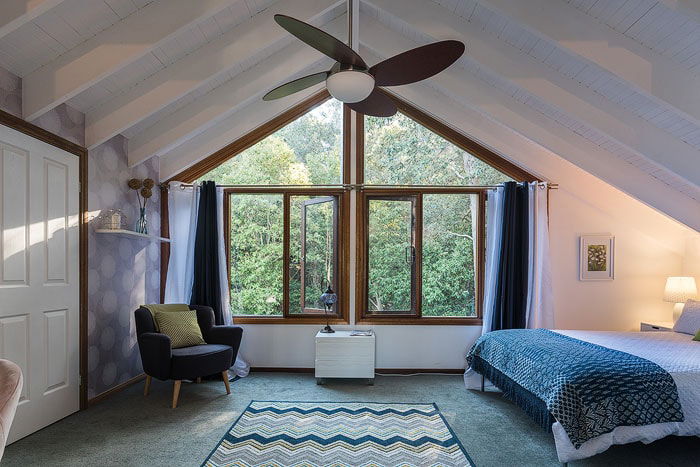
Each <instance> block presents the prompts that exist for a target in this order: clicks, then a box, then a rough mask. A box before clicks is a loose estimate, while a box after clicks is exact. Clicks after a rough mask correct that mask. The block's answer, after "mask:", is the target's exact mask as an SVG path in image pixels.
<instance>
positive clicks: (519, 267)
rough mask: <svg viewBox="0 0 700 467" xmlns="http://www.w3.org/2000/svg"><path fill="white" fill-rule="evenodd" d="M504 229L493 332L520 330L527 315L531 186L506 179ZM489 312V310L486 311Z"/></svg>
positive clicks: (493, 312) (501, 240)
mask: <svg viewBox="0 0 700 467" xmlns="http://www.w3.org/2000/svg"><path fill="white" fill-rule="evenodd" d="M502 202H503V229H502V231H501V238H500V242H499V243H500V249H499V251H500V257H499V258H498V263H497V264H498V273H497V278H496V294H495V300H494V309H493V310H491V313H492V316H493V322H492V328H491V330H492V331H497V330H499V329H521V328H524V327H525V323H526V316H527V287H528V248H529V241H528V240H529V228H528V222H529V219H528V216H529V214H528V211H529V210H528V187H527V183H515V182H506V183H505V184H504V188H503V199H502ZM486 312H489V310H486Z"/></svg>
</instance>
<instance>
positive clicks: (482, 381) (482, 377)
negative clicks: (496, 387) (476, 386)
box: [481, 375, 484, 392]
mask: <svg viewBox="0 0 700 467" xmlns="http://www.w3.org/2000/svg"><path fill="white" fill-rule="evenodd" d="M481 392H484V375H481Z"/></svg>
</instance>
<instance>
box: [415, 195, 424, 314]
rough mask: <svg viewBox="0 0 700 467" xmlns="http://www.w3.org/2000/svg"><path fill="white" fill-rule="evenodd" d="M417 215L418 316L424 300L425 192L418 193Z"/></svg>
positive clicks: (416, 270) (416, 295) (416, 304)
mask: <svg viewBox="0 0 700 467" xmlns="http://www.w3.org/2000/svg"><path fill="white" fill-rule="evenodd" d="M415 216H416V221H415V225H414V226H413V235H414V240H413V242H414V245H413V247H414V249H415V251H414V253H413V255H414V260H413V274H414V281H415V282H414V290H413V294H414V298H413V300H414V307H415V313H416V316H417V317H419V318H420V317H421V316H423V306H422V305H423V304H422V302H423V300H422V297H423V295H422V289H423V272H422V271H423V193H418V194H417V195H416V205H415Z"/></svg>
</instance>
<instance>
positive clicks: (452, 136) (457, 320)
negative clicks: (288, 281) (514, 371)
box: [355, 90, 539, 326]
mask: <svg viewBox="0 0 700 467" xmlns="http://www.w3.org/2000/svg"><path fill="white" fill-rule="evenodd" d="M382 92H384V93H385V94H386V95H387V96H389V97H390V98H391V99H392V100H393V101H394V103H395V104H396V106H397V108H398V109H399V112H401V113H402V114H404V115H405V116H407V117H408V118H410V119H412V120H414V121H415V122H417V123H419V124H420V125H422V126H424V127H426V128H427V129H428V130H430V131H432V132H434V133H436V134H437V135H438V136H440V137H442V138H444V139H445V140H447V141H449V142H450V143H452V144H454V145H455V146H457V147H459V148H460V149H462V150H464V151H467V152H468V153H470V154H471V155H473V156H474V157H476V158H477V159H480V160H481V161H483V162H485V163H487V164H489V165H490V166H491V167H493V168H495V169H496V170H498V171H500V172H502V173H504V174H505V175H508V176H509V177H511V178H513V179H514V180H518V181H539V180H538V178H537V177H536V176H534V175H533V174H531V173H529V172H527V171H526V170H524V169H523V168H521V167H519V166H517V165H515V164H513V163H512V162H510V161H508V160H506V159H505V158H503V157H502V156H500V155H498V154H497V153H495V152H494V151H492V150H490V149H489V148H487V147H485V146H483V145H482V144H480V143H478V142H476V141H474V140H472V139H471V138H469V137H467V136H466V135H464V134H462V133H461V132H459V131H457V130H455V129H454V128H452V127H450V126H449V125H446V124H445V123H443V122H441V121H439V120H438V119H436V118H435V117H433V116H431V115H428V114H427V113H425V112H423V111H422V110H420V109H418V108H416V107H414V106H413V105H411V104H409V103H408V102H406V101H404V100H403V99H401V98H399V97H398V96H396V95H395V94H392V93H390V92H387V91H384V90H382ZM364 119H365V117H364V115H362V114H356V128H357V132H356V135H355V138H356V141H355V147H356V153H357V157H356V161H355V162H356V165H355V168H356V174H357V182H356V183H358V184H359V185H360V186H364V181H365V130H364V127H365V125H364ZM488 189H489V188H488V187H473V186H472V187H470V186H459V185H454V186H443V187H420V186H408V185H407V186H394V187H392V186H382V187H371V186H364V188H363V189H362V190H361V191H360V192H358V194H357V204H356V220H357V222H356V235H357V248H356V251H357V259H356V266H355V322H356V323H357V324H385V325H394V324H405V325H462V326H480V325H481V324H482V322H483V319H482V318H483V310H482V307H483V297H484V270H485V265H486V243H485V242H486V192H487V190H488ZM441 193H442V194H475V195H477V196H478V206H479V212H478V213H477V219H478V222H479V228H478V235H477V239H476V242H475V243H476V245H475V249H476V252H477V266H476V271H475V279H476V290H475V300H476V303H475V308H476V316H463V317H459V316H454V317H451V316H450V317H435V316H422V303H421V302H422V289H421V286H422V264H421V262H422V261H421V260H420V256H421V253H422V236H423V206H422V202H423V196H424V195H427V194H441ZM402 195H403V196H407V195H411V196H417V198H418V207H417V209H416V211H417V213H416V214H417V216H416V217H417V218H416V226H415V235H416V239H415V241H414V243H415V246H416V249H417V250H418V256H419V260H418V261H417V263H418V264H417V265H416V275H417V279H418V280H417V282H416V284H415V286H414V287H415V288H414V290H413V293H414V296H415V299H416V301H417V303H416V313H415V314H405V313H404V314H399V313H385V314H379V313H370V312H369V311H368V308H369V307H368V298H367V287H368V269H367V260H368V258H367V255H368V245H367V239H368V231H367V230H368V229H367V224H368V204H367V203H368V199H371V198H372V197H374V196H402Z"/></svg>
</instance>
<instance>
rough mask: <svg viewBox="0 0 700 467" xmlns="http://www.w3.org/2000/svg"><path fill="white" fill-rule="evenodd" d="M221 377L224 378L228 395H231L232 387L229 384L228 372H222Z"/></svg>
mask: <svg viewBox="0 0 700 467" xmlns="http://www.w3.org/2000/svg"><path fill="white" fill-rule="evenodd" d="M221 377H222V378H224V384H225V385H226V394H231V385H230V384H229V383H228V371H227V370H224V371H222V372H221Z"/></svg>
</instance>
